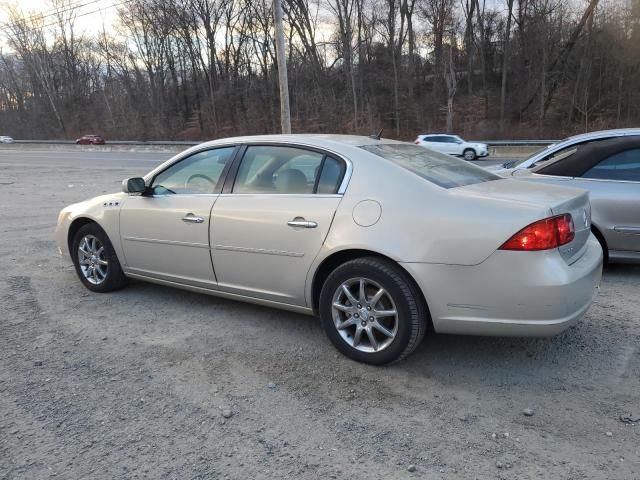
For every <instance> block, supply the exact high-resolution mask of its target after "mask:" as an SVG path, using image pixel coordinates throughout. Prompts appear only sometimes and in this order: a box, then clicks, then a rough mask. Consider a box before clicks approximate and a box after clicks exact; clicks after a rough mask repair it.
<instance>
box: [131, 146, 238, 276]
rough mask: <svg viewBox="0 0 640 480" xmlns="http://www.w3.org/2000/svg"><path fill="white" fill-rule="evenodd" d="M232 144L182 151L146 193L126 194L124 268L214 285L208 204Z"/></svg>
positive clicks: (216, 190) (211, 202)
mask: <svg viewBox="0 0 640 480" xmlns="http://www.w3.org/2000/svg"><path fill="white" fill-rule="evenodd" d="M234 150H235V148H234V147H224V148H218V149H211V150H205V151H201V152H198V153H195V154H192V155H190V156H187V157H186V158H184V159H182V160H180V161H178V162H176V163H174V164H172V165H171V166H169V167H168V168H167V169H166V170H164V171H162V172H160V173H159V174H157V175H156V176H155V178H153V179H152V180H151V184H150V187H149V192H148V194H145V195H142V196H130V197H127V199H126V200H125V202H124V204H123V206H122V209H121V211H120V237H121V240H122V247H123V250H124V256H125V263H126V265H125V270H126V271H127V272H130V273H138V274H141V275H146V276H151V277H155V278H159V279H162V280H169V281H175V282H178V283H186V284H189V285H195V286H200V287H204V288H215V284H216V278H215V274H214V271H213V265H212V262H211V253H210V249H209V228H210V217H211V209H212V207H213V205H214V204H215V202H216V199H217V198H218V194H219V191H220V188H221V183H222V182H223V180H224V179H223V172H225V171H226V169H225V166H226V165H227V164H228V162H230V161H231V160H232V157H233V152H234Z"/></svg>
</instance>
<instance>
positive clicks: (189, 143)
mask: <svg viewBox="0 0 640 480" xmlns="http://www.w3.org/2000/svg"><path fill="white" fill-rule="evenodd" d="M205 141H206V140H200V141H199V140H191V141H189V140H148V141H142V140H109V141H108V142H106V143H107V144H108V145H140V146H144V145H155V146H162V145H166V146H172V145H175V146H178V145H184V146H192V145H198V144H199V143H202V142H205ZM558 141H559V140H470V142H473V143H486V144H487V145H489V146H490V147H510V146H513V147H516V146H523V147H524V146H545V145H551V144H553V143H557V142H558ZM14 143H24V144H43V145H47V144H50V145H73V144H75V143H76V142H75V141H74V140H14Z"/></svg>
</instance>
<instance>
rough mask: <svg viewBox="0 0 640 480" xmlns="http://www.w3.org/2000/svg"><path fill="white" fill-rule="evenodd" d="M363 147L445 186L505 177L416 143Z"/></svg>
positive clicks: (456, 185)
mask: <svg viewBox="0 0 640 480" xmlns="http://www.w3.org/2000/svg"><path fill="white" fill-rule="evenodd" d="M360 148H362V149H363V150H366V151H367V152H370V153H373V154H374V155H378V156H379V157H382V158H384V159H386V160H390V161H392V162H393V163H395V164H397V165H399V166H401V167H402V168H405V169H407V170H409V171H410V172H413V173H415V174H416V175H418V176H420V177H422V178H424V179H425V180H428V181H429V182H431V183H435V184H436V185H438V186H439V187H442V188H455V187H462V186H464V185H473V184H474V183H481V182H489V181H491V180H499V179H501V178H502V177H499V176H498V175H495V174H493V173H490V172H487V171H486V170H483V169H482V168H480V167H476V166H475V165H472V164H470V163H467V162H465V161H464V160H459V159H457V158H454V157H451V156H449V155H444V154H440V153H437V152H433V151H429V150H426V149H424V148H420V147H418V146H415V145H408V144H407V145H405V144H382V145H364V146H362V147H360Z"/></svg>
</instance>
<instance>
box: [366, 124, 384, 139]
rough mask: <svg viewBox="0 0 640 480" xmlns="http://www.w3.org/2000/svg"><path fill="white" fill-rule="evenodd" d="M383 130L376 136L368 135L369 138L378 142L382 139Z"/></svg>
mask: <svg viewBox="0 0 640 480" xmlns="http://www.w3.org/2000/svg"><path fill="white" fill-rule="evenodd" d="M383 130H384V127H383V128H381V129H380V131H379V132H378V134H377V135H376V134H375V133H374V134H373V135H369V138H373V139H374V140H380V138H382V131H383Z"/></svg>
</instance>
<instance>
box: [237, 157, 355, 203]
mask: <svg viewBox="0 0 640 480" xmlns="http://www.w3.org/2000/svg"><path fill="white" fill-rule="evenodd" d="M345 170H346V166H345V164H344V162H343V161H339V160H337V159H335V158H332V157H330V156H328V155H325V154H323V153H320V152H316V151H312V150H307V149H304V148H298V147H288V146H287V147H285V146H275V145H274V146H271V145H251V146H249V147H248V148H247V151H246V153H245V154H244V156H243V158H242V161H241V162H240V168H239V169H238V174H237V176H236V179H235V183H234V186H233V193H244V194H247V193H249V194H279V195H282V194H288V195H297V194H303V195H308V194H313V193H320V194H334V193H337V191H338V188H339V186H340V183H341V182H342V178H343V177H344V173H345Z"/></svg>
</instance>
